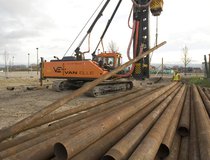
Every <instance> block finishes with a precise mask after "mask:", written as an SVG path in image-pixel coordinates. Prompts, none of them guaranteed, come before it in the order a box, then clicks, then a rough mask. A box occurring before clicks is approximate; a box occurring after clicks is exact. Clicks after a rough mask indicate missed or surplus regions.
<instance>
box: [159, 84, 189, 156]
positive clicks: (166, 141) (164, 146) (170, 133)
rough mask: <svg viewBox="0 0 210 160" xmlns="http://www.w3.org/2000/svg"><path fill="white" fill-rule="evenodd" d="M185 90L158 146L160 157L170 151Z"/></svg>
mask: <svg viewBox="0 0 210 160" xmlns="http://www.w3.org/2000/svg"><path fill="white" fill-rule="evenodd" d="M186 88H187V87H186ZM186 91H187V89H185V91H184V93H183V95H182V97H181V99H180V102H179V104H178V107H177V109H176V111H175V113H174V115H173V118H172V120H171V121H170V126H169V127H168V129H167V132H166V134H165V136H164V138H163V141H162V143H161V145H160V147H159V150H158V156H159V157H160V158H161V159H162V158H165V157H167V156H168V155H169V153H170V149H171V146H172V143H173V139H174V135H175V134H176V130H177V126H178V123H179V119H180V116H181V112H182V108H183V105H184V102H185V97H186Z"/></svg>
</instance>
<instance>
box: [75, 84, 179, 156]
mask: <svg viewBox="0 0 210 160" xmlns="http://www.w3.org/2000/svg"><path fill="white" fill-rule="evenodd" d="M178 86H179V84H177V85H176V86H174V87H172V88H171V89H170V90H169V91H167V92H166V93H164V94H163V95H161V96H160V97H158V98H157V99H156V100H154V101H153V102H152V103H150V104H149V105H148V106H146V107H145V108H144V109H142V110H140V111H139V112H138V113H136V114H135V115H133V116H132V117H131V118H129V119H128V120H127V121H125V122H124V123H122V124H121V125H120V126H118V127H117V128H115V129H114V130H112V131H111V132H109V133H108V134H107V135H105V136H104V137H102V138H101V139H99V140H98V141H96V142H94V143H93V144H92V145H90V146H88V147H87V148H86V149H85V150H83V151H81V152H80V153H79V154H77V155H76V156H74V157H72V158H71V160H81V159H85V160H94V159H101V157H102V156H103V155H104V154H105V153H106V152H107V151H108V149H110V147H112V146H113V145H114V144H115V143H116V142H117V141H118V140H119V139H121V138H122V137H123V136H124V135H126V133H128V132H129V131H130V130H131V129H132V128H133V127H134V126H135V125H137V124H138V122H140V121H141V120H142V119H143V118H144V117H145V116H146V115H148V114H149V113H150V112H151V111H152V110H153V109H154V108H156V107H157V106H158V104H160V103H161V102H162V101H163V100H164V99H165V98H167V96H168V95H170V94H171V93H172V92H174V90H175V89H176V88H177V87H178Z"/></svg>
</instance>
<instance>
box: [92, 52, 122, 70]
mask: <svg viewBox="0 0 210 160" xmlns="http://www.w3.org/2000/svg"><path fill="white" fill-rule="evenodd" d="M121 60H122V56H121V54H120V53H114V52H108V53H106V52H104V53H100V54H98V55H97V56H96V61H97V62H98V65H99V67H101V68H104V69H107V70H113V69H115V68H117V67H118V66H120V65H121Z"/></svg>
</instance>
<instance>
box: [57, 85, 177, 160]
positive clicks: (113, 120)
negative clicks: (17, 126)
mask: <svg viewBox="0 0 210 160" xmlns="http://www.w3.org/2000/svg"><path fill="white" fill-rule="evenodd" d="M174 85H175V84H171V85H169V86H166V87H163V88H162V89H160V90H158V91H156V92H155V93H152V94H151V95H150V96H148V97H145V98H144V99H141V100H140V101H138V102H135V103H132V106H131V105H129V106H128V107H125V108H123V109H121V110H120V111H117V112H116V113H113V115H110V116H108V117H106V118H105V119H104V120H103V121H98V122H97V123H96V124H95V125H93V126H91V127H89V128H87V129H85V130H83V131H82V132H80V133H78V135H77V136H75V137H69V139H63V141H60V142H58V143H56V144H55V150H54V154H55V155H56V157H57V159H69V158H71V157H73V156H74V155H76V154H77V153H78V152H80V151H82V150H83V149H84V148H86V147H87V146H88V145H90V144H91V143H93V142H95V141H96V140H98V139H100V138H101V137H102V136H104V135H105V134H107V133H108V132H109V131H111V130H112V129H113V128H115V127H117V126H118V125H120V124H121V123H122V122H124V121H125V120H127V119H128V118H129V117H131V116H132V115H134V114H135V113H137V112H138V111H139V110H141V109H143V108H144V107H145V106H146V105H148V104H149V103H151V102H152V101H154V100H155V99H156V98H157V97H159V96H160V95H161V94H163V93H165V92H166V91H167V90H168V89H170V88H171V87H172V86H174ZM139 104H141V106H139ZM90 135H91V136H90ZM79 142H80V143H79ZM78 143H79V144H78ZM63 153H67V154H65V155H63Z"/></svg>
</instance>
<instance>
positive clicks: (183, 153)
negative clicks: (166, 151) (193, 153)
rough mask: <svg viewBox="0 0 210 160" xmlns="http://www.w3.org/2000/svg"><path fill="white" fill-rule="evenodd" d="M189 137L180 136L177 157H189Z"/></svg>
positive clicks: (182, 159)
mask: <svg viewBox="0 0 210 160" xmlns="http://www.w3.org/2000/svg"><path fill="white" fill-rule="evenodd" d="M188 149H189V137H188V136H185V137H182V138H181V145H180V151H179V159H181V160H188V159H189V150H188Z"/></svg>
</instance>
